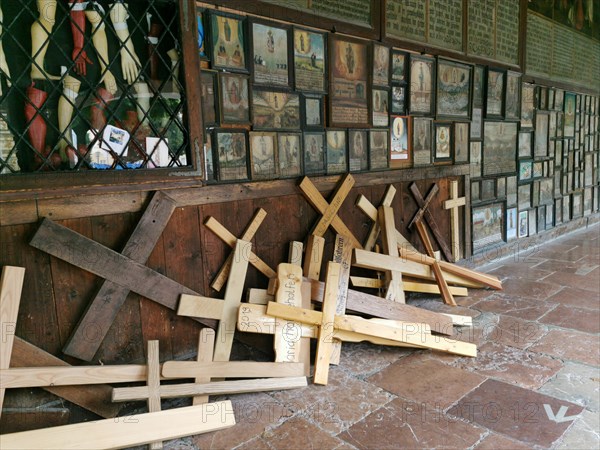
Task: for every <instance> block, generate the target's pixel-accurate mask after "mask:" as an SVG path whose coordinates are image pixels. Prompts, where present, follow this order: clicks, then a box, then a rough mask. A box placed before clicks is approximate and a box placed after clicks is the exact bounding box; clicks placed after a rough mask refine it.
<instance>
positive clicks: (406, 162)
mask: <svg viewBox="0 0 600 450" xmlns="http://www.w3.org/2000/svg"><path fill="white" fill-rule="evenodd" d="M396 119H401V120H403V122H404V123H405V134H406V159H394V158H393V157H392V156H393V155H394V153H395V152H394V147H393V145H392V142H393V140H394V126H395V125H394V123H395V120H396ZM388 150H389V151H388V153H389V158H388V159H389V166H390V168H391V169H399V168H403V167H411V166H412V164H413V157H412V156H413V155H412V121H411V120H410V116H391V117H390V145H389V149H388Z"/></svg>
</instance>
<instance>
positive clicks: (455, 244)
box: [444, 181, 466, 262]
mask: <svg viewBox="0 0 600 450" xmlns="http://www.w3.org/2000/svg"><path fill="white" fill-rule="evenodd" d="M465 205H466V198H465V197H459V196H458V181H451V182H450V199H449V200H446V201H445V202H444V209H446V210H448V209H449V210H450V227H451V228H452V230H451V231H452V256H453V257H454V259H453V261H454V262H456V261H458V260H459V259H460V257H461V255H460V253H461V252H460V224H459V220H458V208H460V207H461V206H465Z"/></svg>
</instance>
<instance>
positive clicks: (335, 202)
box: [300, 173, 354, 237]
mask: <svg viewBox="0 0 600 450" xmlns="http://www.w3.org/2000/svg"><path fill="white" fill-rule="evenodd" d="M353 186H354V177H353V176H352V175H351V174H349V173H347V174H346V175H344V176H343V177H342V179H341V181H340V182H339V183H338V185H337V186H336V188H335V192H334V194H333V198H332V199H331V202H330V203H329V205H327V208H325V211H322V215H321V218H320V219H319V221H318V222H317V224H316V225H315V227H314V229H313V230H312V232H311V233H310V234H314V235H316V236H321V237H322V236H324V235H325V232H326V231H327V229H328V228H329V226H330V225H331V222H332V221H333V218H334V217H337V213H338V211H339V209H340V208H341V206H342V203H344V200H346V197H347V196H348V194H349V193H350V191H351V190H352V187H353ZM300 189H302V190H303V192H304V189H303V188H302V184H301V185H300ZM305 195H307V196H308V195H310V190H309V191H308V193H305ZM314 201H315V200H314V199H313V200H310V202H311V203H312V202H314Z"/></svg>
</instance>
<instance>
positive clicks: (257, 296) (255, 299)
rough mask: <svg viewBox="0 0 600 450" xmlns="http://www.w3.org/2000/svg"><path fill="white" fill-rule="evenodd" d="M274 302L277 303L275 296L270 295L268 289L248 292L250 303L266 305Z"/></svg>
mask: <svg viewBox="0 0 600 450" xmlns="http://www.w3.org/2000/svg"><path fill="white" fill-rule="evenodd" d="M272 301H275V296H274V295H270V294H269V293H268V292H267V290H266V289H257V288H251V289H249V290H248V303H253V304H255V305H266V304H267V303H269V302H272Z"/></svg>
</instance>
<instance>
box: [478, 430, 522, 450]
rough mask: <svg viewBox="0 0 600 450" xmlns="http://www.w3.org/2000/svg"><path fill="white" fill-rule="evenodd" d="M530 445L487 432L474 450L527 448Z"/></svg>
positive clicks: (520, 449) (515, 449) (518, 449)
mask: <svg viewBox="0 0 600 450" xmlns="http://www.w3.org/2000/svg"><path fill="white" fill-rule="evenodd" d="M530 448H532V447H531V446H529V445H527V444H525V443H523V442H519V441H514V440H512V439H509V438H507V437H505V436H502V435H500V434H496V433H490V434H488V435H487V436H486V437H485V438H484V439H483V440H482V441H481V442H480V443H479V444H477V445H476V446H475V447H474V450H527V449H530Z"/></svg>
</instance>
